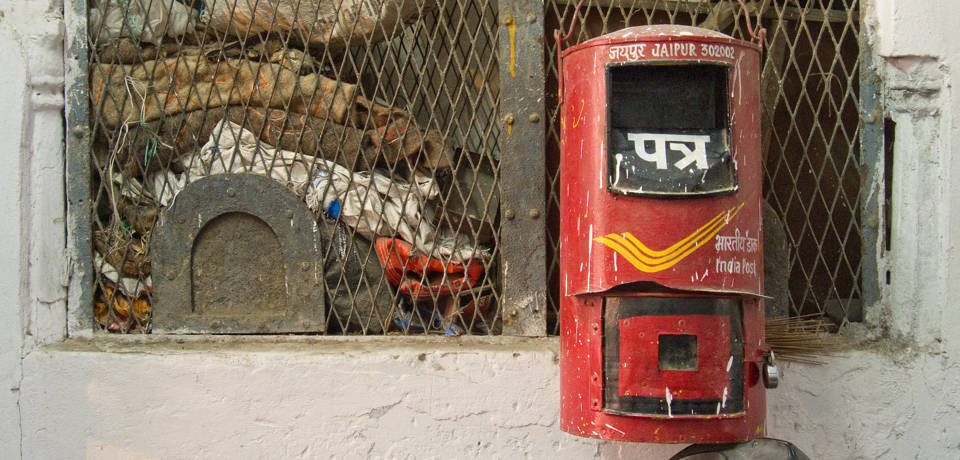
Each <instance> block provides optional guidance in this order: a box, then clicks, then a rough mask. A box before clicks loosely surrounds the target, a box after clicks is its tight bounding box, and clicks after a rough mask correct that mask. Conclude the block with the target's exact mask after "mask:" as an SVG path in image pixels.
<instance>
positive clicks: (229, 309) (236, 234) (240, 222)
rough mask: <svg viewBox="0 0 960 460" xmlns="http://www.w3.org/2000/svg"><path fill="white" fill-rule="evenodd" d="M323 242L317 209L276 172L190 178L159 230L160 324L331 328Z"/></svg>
mask: <svg viewBox="0 0 960 460" xmlns="http://www.w3.org/2000/svg"><path fill="white" fill-rule="evenodd" d="M261 243H262V244H261ZM320 247H321V246H320V233H319V229H318V227H317V224H316V220H315V219H314V216H313V213H312V212H311V211H310V209H309V208H308V207H307V205H306V204H305V203H304V202H303V201H302V200H300V199H299V198H297V196H296V195H294V194H293V193H291V192H290V191H289V190H287V189H286V188H284V187H283V186H282V185H280V184H279V183H277V182H275V181H274V180H272V179H270V178H267V177H264V176H258V175H253V174H218V175H213V176H208V177H205V178H201V179H199V180H197V181H195V182H192V183H190V184H189V185H187V186H186V187H185V188H184V189H183V190H182V191H181V192H180V193H179V194H178V195H177V196H176V199H175V200H174V201H173V203H172V204H171V206H170V207H169V208H167V209H166V210H165V211H164V212H163V214H162V215H161V219H160V222H159V224H158V225H157V227H156V228H155V229H154V232H153V237H152V239H151V249H150V250H151V254H152V260H153V264H154V265H153V266H154V275H153V287H154V296H153V300H154V302H153V330H154V332H159V333H215V334H216V333H225V334H235V333H240V334H242V333H288V332H318V331H322V330H323V329H324V324H325V322H324V318H325V315H324V313H325V303H324V295H323V287H322V285H323V282H322V267H321V266H320V264H319V263H318V262H319V261H320V256H319V254H320V249H319V248H320ZM277 251H279V254H277ZM278 264H279V266H278ZM198 289H199V291H198Z"/></svg>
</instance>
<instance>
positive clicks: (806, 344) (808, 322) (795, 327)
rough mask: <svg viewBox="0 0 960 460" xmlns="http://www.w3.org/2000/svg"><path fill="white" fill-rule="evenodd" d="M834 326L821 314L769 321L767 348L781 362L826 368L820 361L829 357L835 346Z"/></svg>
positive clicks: (770, 319)
mask: <svg viewBox="0 0 960 460" xmlns="http://www.w3.org/2000/svg"><path fill="white" fill-rule="evenodd" d="M832 324H833V323H830V322H829V321H825V320H823V318H822V317H821V316H820V315H819V314H811V315H802V316H790V317H781V318H769V319H767V320H766V340H767V344H768V345H770V348H771V349H772V350H773V352H774V354H775V355H776V357H777V359H779V360H783V361H793V362H799V363H806V364H823V361H821V360H819V359H818V358H820V357H823V356H829V355H830V354H831V353H832V351H833V349H834V348H835V345H836V344H835V341H836V340H835V337H834V336H833V334H830V333H829V331H830V328H831V326H832Z"/></svg>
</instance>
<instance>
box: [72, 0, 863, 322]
mask: <svg viewBox="0 0 960 460" xmlns="http://www.w3.org/2000/svg"><path fill="white" fill-rule="evenodd" d="M575 3H576V2H573V1H568V0H551V1H547V2H544V3H538V2H526V1H521V0H512V1H500V2H497V3H495V2H490V1H488V0H442V1H441V0H332V1H326V0H260V1H253V0H249V1H248V0H86V1H84V0H76V1H73V2H70V3H69V7H68V14H67V17H68V25H69V31H68V35H69V36H70V37H71V40H72V42H71V43H72V46H71V48H70V54H71V56H73V57H74V58H76V61H71V63H70V65H68V77H72V79H71V80H70V81H69V82H68V105H67V113H66V115H67V122H68V126H69V127H70V129H71V130H72V131H71V132H72V135H71V136H70V137H69V138H68V142H67V154H68V158H67V164H68V166H67V169H68V175H67V182H68V214H69V216H70V227H69V229H70V234H71V241H72V246H73V247H74V248H75V249H77V251H78V253H79V254H80V257H79V258H80V259H81V260H80V261H79V263H80V265H81V266H82V267H85V270H83V272H82V276H80V277H79V280H78V281H77V282H78V283H80V284H81V285H83V286H86V287H85V289H86V290H85V291H84V292H83V293H82V294H81V295H79V297H77V298H76V299H78V302H77V303H79V304H80V305H75V306H73V307H71V308H72V310H73V311H75V313H73V315H74V316H73V318H72V324H74V326H79V327H88V326H89V327H90V328H91V329H94V330H97V331H109V332H116V333H131V332H136V333H150V332H155V333H165V332H181V333H183V332H185V333H211V332H212V333H309V334H403V335H409V334H442V335H461V334H481V335H488V334H489V335H495V334H501V333H503V334H514V335H532V336H537V335H544V334H556V333H557V332H558V330H559V329H558V324H557V317H558V306H559V296H560V289H559V279H560V278H559V273H558V267H559V265H558V263H557V254H558V251H559V235H558V231H559V226H558V224H557V223H558V218H559V213H560V203H559V191H558V190H557V184H558V177H559V175H558V162H559V141H560V139H559V132H560V131H559V108H558V107H557V68H556V64H555V63H556V59H557V56H556V53H557V49H558V48H557V43H556V42H555V38H554V37H555V36H554V34H553V31H554V30H556V29H563V30H566V29H567V28H568V27H569V26H570V25H571V24H572V23H573V24H574V28H573V31H574V34H573V36H572V38H571V40H570V41H569V42H568V43H567V45H571V44H574V43H578V42H582V41H585V40H587V39H590V38H593V37H597V36H599V35H602V34H604V33H608V32H612V31H615V30H618V29H620V28H623V27H629V26H636V25H644V24H684V25H696V26H700V27H704V28H708V29H713V30H719V31H721V32H724V33H727V34H730V35H732V36H733V37H735V38H740V39H750V35H749V32H748V29H747V21H748V19H752V20H753V24H754V25H755V26H756V27H757V28H758V29H759V28H760V27H763V28H765V29H766V34H765V36H764V38H763V49H764V54H763V59H764V63H763V75H762V90H761V91H762V99H763V113H762V114H761V120H762V129H763V131H762V140H763V147H762V148H763V161H764V171H765V174H764V197H765V201H766V206H767V208H768V210H769V211H770V212H769V213H768V214H769V215H768V216H767V217H768V218H767V219H766V220H765V227H766V229H767V230H766V233H767V235H768V236H769V235H774V236H776V235H777V234H779V235H780V236H779V237H778V238H777V237H775V238H774V239H769V240H768V241H766V242H765V246H766V248H767V250H768V253H767V254H766V256H765V257H766V266H767V269H768V272H767V274H766V277H767V292H768V295H770V296H772V297H773V299H772V300H768V309H770V310H772V311H773V312H774V314H776V315H795V316H796V315H806V314H815V315H819V316H827V317H830V318H831V319H834V320H835V321H836V322H837V324H841V323H843V322H844V321H856V320H858V319H859V318H861V317H862V306H863V305H864V304H865V303H869V301H870V299H871V298H872V297H871V296H874V297H875V295H876V294H875V293H876V292H877V289H876V286H875V284H876V282H877V280H876V279H875V278H876V275H875V270H876V256H875V254H874V252H873V251H872V249H871V248H873V247H874V246H875V245H876V240H877V238H878V235H877V232H876V229H875V225H872V224H870V222H871V221H872V220H873V219H875V217H876V215H877V211H876V208H877V206H878V205H877V203H876V200H875V199H874V198H870V197H868V196H867V195H866V194H865V193H864V190H866V189H867V188H868V187H869V186H870V185H871V184H872V183H873V182H872V181H873V178H874V177H875V176H876V174H875V171H876V168H877V166H876V165H877V164H878V162H879V161H880V160H882V158H880V159H878V158H877V157H876V152H874V150H876V149H872V148H871V149H861V145H868V144H869V145H871V146H873V145H874V143H875V142H877V140H876V138H877V137H878V136H882V133H881V130H878V129H877V128H876V127H875V126H873V125H869V124H868V125H867V126H866V127H861V124H860V122H861V116H860V114H861V113H863V112H865V111H866V110H865V109H866V108H867V107H866V105H867V104H869V103H870V98H869V94H870V91H872V89H871V88H867V87H862V82H864V81H868V80H869V79H868V78H867V77H869V76H868V75H866V74H865V73H864V72H868V71H869V69H865V68H864V65H863V63H862V62H861V60H862V57H861V55H862V54H864V53H863V52H862V50H861V48H860V34H861V26H860V17H859V15H860V8H859V5H858V3H857V2H856V1H855V0H818V1H799V2H798V1H785V0H760V1H750V2H746V3H745V4H744V5H743V6H741V4H740V2H737V1H700V0H677V1H674V0H650V1H647V0H635V1H630V2H623V1H620V0H589V1H587V2H586V3H585V5H584V6H583V7H582V8H580V9H577V8H576V5H575ZM71 18H72V19H71ZM758 22H759V25H757V23H758ZM771 249H773V250H774V251H773V252H769V251H770V250H771Z"/></svg>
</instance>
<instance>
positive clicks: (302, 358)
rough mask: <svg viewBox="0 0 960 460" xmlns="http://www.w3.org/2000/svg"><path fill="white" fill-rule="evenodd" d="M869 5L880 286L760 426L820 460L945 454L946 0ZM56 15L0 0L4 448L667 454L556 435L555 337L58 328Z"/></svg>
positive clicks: (668, 449) (949, 77)
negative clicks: (84, 336) (880, 172)
mask: <svg viewBox="0 0 960 460" xmlns="http://www.w3.org/2000/svg"><path fill="white" fill-rule="evenodd" d="M870 3H871V4H872V5H874V9H873V10H872V11H871V12H870V14H869V18H870V20H869V21H868V26H869V27H870V29H871V31H872V37H873V38H872V40H873V45H874V47H875V49H876V50H877V52H878V53H879V56H880V57H878V58H877V63H878V65H879V66H880V69H879V70H880V72H881V74H882V75H883V78H884V81H885V85H886V96H887V97H886V108H887V116H889V117H891V118H892V119H893V120H895V121H896V122H897V134H896V138H897V141H896V146H895V147H896V163H895V169H894V171H895V175H894V237H893V250H892V253H891V254H890V255H889V257H887V259H886V261H885V263H886V264H887V268H888V269H889V270H890V271H891V274H892V276H891V280H892V283H891V285H889V286H887V287H886V288H885V290H884V302H883V305H881V306H878V307H875V308H873V309H870V310H869V312H868V318H867V322H866V325H865V326H860V327H858V328H857V329H856V330H851V331H846V332H847V336H849V337H852V338H853V339H855V340H856V341H858V342H859V345H858V346H857V347H856V349H853V350H850V351H846V352H843V353H841V354H840V355H839V356H837V357H835V358H833V359H831V360H830V361H829V363H828V364H827V365H825V366H819V367H812V366H802V365H787V366H785V369H784V371H785V373H786V377H785V382H784V384H783V385H782V386H781V388H779V389H777V390H774V391H771V392H770V393H769V398H770V401H769V417H768V431H769V434H770V435H772V436H775V437H781V438H785V439H789V440H791V441H793V442H794V443H796V444H797V445H798V446H800V447H801V448H802V449H803V450H805V451H806V452H807V453H808V454H810V455H811V456H813V457H816V458H957V457H960V421H958V419H960V417H958V415H960V411H958V406H960V389H958V388H960V386H958V385H957V382H960V308H958V307H957V305H955V303H954V302H953V300H954V299H956V298H958V296H957V295H956V294H955V293H954V292H953V288H954V287H955V286H957V285H960V257H957V254H956V251H957V238H960V212H958V211H960V180H954V178H960V97H958V96H956V95H955V94H954V93H953V88H956V87H958V84H960V70H958V69H960V32H958V30H960V29H958V27H957V24H956V20H955V18H956V17H958V16H960V3H958V2H956V1H954V0H921V1H907V0H875V1H873V2H870ZM62 27H63V26H62V22H61V20H60V5H59V2H58V0H33V1H30V2H22V1H16V0H0V88H2V89H0V103H2V105H0V107H2V109H0V145H2V146H3V147H4V149H3V152H4V158H7V163H6V164H4V165H3V167H2V168H0V216H3V219H4V222H5V223H6V225H5V227H6V228H5V231H3V232H0V457H2V458H17V457H20V456H22V457H23V458H43V459H48V458H51V459H52V458H76V457H83V456H87V457H91V458H188V457H228V456H231V457H242V458H250V457H254V458H258V457H271V458H273V457H296V456H302V457H305V458H316V457H327V456H335V457H475V456H492V457H511V458H512V457H537V458H540V457H551V456H554V457H559V458H585V457H602V458H626V457H631V458H665V457H668V456H669V455H670V454H672V453H673V452H675V451H676V450H678V449H679V447H677V446H656V445H638V444H624V443H611V442H599V441H594V440H584V439H578V438H575V437H572V436H569V435H566V434H563V433H561V432H560V430H559V428H558V426H557V417H558V412H559V407H558V406H559V404H558V403H559V397H558V394H557V392H558V388H559V383H558V368H557V364H556V353H557V342H556V340H554V339H544V340H513V339H493V340H492V341H491V340H490V339H478V338H473V339H469V338H468V339H461V340H439V339H432V340H416V341H402V342H401V341H390V340H386V339H373V340H347V339H340V340H320V341H308V340H299V341H298V340H293V341H291V340H286V341H284V342H280V343H272V342H271V339H262V338H261V339H256V338H254V339H250V338H247V339H239V338H226V339H219V340H217V341H214V342H195V341H193V340H188V341H185V342H183V343H178V342H177V341H176V340H175V339H163V338H160V337H146V338H143V337H134V338H129V337H128V338H117V337H110V338H109V339H108V340H104V339H98V340H95V341H93V342H89V341H83V340H69V341H66V342H63V341H62V340H63V337H64V334H65V324H66V317H65V313H64V312H65V305H64V300H63V299H64V288H63V286H64V285H65V284H66V281H67V280H65V279H64V275H62V273H63V267H64V262H63V257H62V254H63V251H62V248H63V246H64V222H63V213H64V209H63V206H64V205H63V196H62V194H63V175H62V174H63V147H62V139H63V129H62V118H61V111H62V95H61V91H62V88H61V84H62V57H61V56H62V35H61V34H62ZM955 152H957V153H955ZM51 344H52V345H51Z"/></svg>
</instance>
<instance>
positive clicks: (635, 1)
mask: <svg viewBox="0 0 960 460" xmlns="http://www.w3.org/2000/svg"><path fill="white" fill-rule="evenodd" d="M578 1H579V0H557V3H559V4H561V5H576V4H577V2H578ZM589 6H591V7H599V8H623V9H628V10H638V9H641V8H644V9H655V10H661V11H670V12H682V13H701V14H708V13H710V11H712V9H713V8H716V7H717V5H714V4H712V3H711V2H710V1H709V0H593V1H591V2H590V5H589ZM763 18H764V19H786V20H791V21H814V22H847V20H848V19H849V18H848V17H847V12H846V11H841V10H827V11H824V10H822V9H819V8H809V9H804V8H798V7H795V6H786V7H783V8H780V9H779V12H778V10H777V9H776V8H767V9H766V11H764V13H763Z"/></svg>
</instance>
